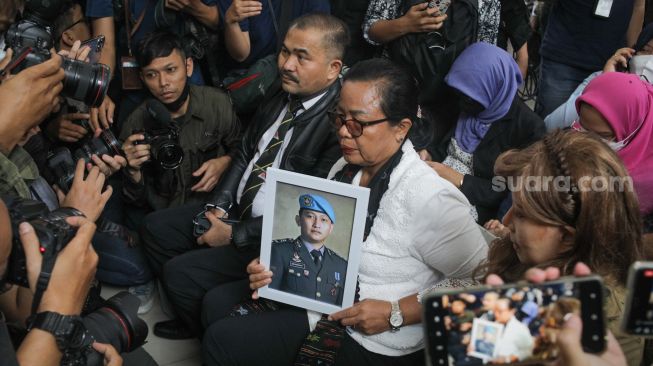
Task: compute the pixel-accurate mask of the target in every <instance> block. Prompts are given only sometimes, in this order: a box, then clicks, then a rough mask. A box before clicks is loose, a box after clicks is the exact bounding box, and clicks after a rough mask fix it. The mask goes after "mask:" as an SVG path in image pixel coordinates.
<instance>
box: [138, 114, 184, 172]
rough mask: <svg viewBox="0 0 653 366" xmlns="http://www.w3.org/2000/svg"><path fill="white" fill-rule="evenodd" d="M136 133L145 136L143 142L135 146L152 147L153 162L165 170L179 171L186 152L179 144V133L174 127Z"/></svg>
mask: <svg viewBox="0 0 653 366" xmlns="http://www.w3.org/2000/svg"><path fill="white" fill-rule="evenodd" d="M135 133H141V134H143V136H144V139H143V140H140V141H136V142H135V144H136V145H143V144H146V145H150V152H151V154H152V161H154V162H155V163H156V164H158V165H160V166H161V167H162V168H163V169H168V170H172V169H177V168H178V167H179V166H180V165H181V163H182V162H183V161H184V150H183V149H182V148H181V145H180V144H179V132H178V129H177V128H176V127H175V126H174V125H171V126H169V127H165V128H156V129H151V130H148V131H135Z"/></svg>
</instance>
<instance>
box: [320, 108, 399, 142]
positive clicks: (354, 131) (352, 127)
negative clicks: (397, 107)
mask: <svg viewBox="0 0 653 366" xmlns="http://www.w3.org/2000/svg"><path fill="white" fill-rule="evenodd" d="M327 114H328V115H329V119H330V120H331V125H332V126H333V128H334V129H335V130H336V131H338V130H340V129H341V128H342V125H345V127H346V128H347V132H349V134H350V135H351V136H352V137H360V136H361V135H362V134H363V128H364V127H366V126H373V125H377V124H379V123H383V122H388V121H390V118H387V117H386V118H382V119H377V120H374V121H359V120H357V119H356V118H350V119H345V115H343V114H340V113H338V112H336V111H329V112H327Z"/></svg>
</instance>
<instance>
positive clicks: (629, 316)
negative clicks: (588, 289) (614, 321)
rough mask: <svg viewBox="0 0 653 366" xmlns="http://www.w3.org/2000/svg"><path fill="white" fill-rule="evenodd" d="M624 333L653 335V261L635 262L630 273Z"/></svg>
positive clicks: (623, 324) (644, 335)
mask: <svg viewBox="0 0 653 366" xmlns="http://www.w3.org/2000/svg"><path fill="white" fill-rule="evenodd" d="M626 288H627V289H628V297H627V298H626V311H625V312H624V316H623V318H622V322H621V329H622V330H623V331H624V333H628V334H633V335H636V336H640V337H653V262H635V263H633V264H632V266H631V267H630V272H629V273H628V286H627V287H626Z"/></svg>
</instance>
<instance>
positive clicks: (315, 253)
mask: <svg viewBox="0 0 653 366" xmlns="http://www.w3.org/2000/svg"><path fill="white" fill-rule="evenodd" d="M311 256H312V257H313V263H315V267H317V271H318V272H319V271H320V270H321V269H322V252H320V251H319V250H317V249H313V250H311Z"/></svg>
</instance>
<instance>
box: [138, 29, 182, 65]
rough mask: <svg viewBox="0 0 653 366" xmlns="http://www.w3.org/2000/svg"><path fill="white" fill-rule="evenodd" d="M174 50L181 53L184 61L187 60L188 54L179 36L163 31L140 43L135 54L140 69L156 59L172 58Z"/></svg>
mask: <svg viewBox="0 0 653 366" xmlns="http://www.w3.org/2000/svg"><path fill="white" fill-rule="evenodd" d="M174 50H177V51H179V53H181V58H182V59H184V60H185V59H186V52H185V50H184V46H183V44H182V43H181V38H179V36H177V35H176V34H174V33H171V32H161V31H157V32H152V33H148V34H147V35H145V37H144V38H143V39H142V40H141V41H140V42H139V43H138V47H137V49H136V54H135V56H136V61H138V65H139V66H140V67H145V66H147V65H149V64H150V63H152V60H154V59H155V58H159V57H168V56H170V55H171V54H172V51H174Z"/></svg>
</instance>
